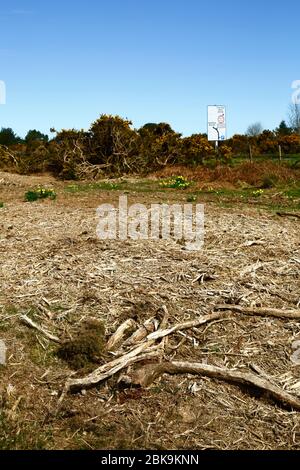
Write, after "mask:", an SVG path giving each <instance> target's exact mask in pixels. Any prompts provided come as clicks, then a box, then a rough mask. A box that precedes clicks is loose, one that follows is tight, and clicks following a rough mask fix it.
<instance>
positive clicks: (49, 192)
mask: <svg viewBox="0 0 300 470" xmlns="http://www.w3.org/2000/svg"><path fill="white" fill-rule="evenodd" d="M47 198H49V199H56V192H55V191H54V190H53V189H45V188H37V189H33V190H30V191H27V192H26V193H25V201H27V202H34V201H38V200H39V199H47Z"/></svg>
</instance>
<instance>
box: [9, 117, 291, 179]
mask: <svg viewBox="0 0 300 470" xmlns="http://www.w3.org/2000/svg"><path fill="white" fill-rule="evenodd" d="M298 124H299V122H298V123H297V125H295V126H288V125H287V124H286V122H285V121H282V122H281V123H280V124H279V126H278V127H277V128H276V129H275V130H273V131H271V130H263V128H262V126H261V125H260V124H259V123H255V124H253V125H252V126H249V128H248V130H247V132H246V134H236V135H234V136H233V137H231V138H230V139H228V140H226V141H225V142H222V143H221V144H220V146H219V148H218V150H217V151H216V148H215V146H214V143H213V142H209V141H208V139H207V135H206V134H201V133H200V134H193V135H191V136H189V137H183V136H182V135H181V134H180V133H177V132H176V131H174V130H173V129H172V128H171V126H170V125H169V124H168V123H148V124H146V125H144V126H142V127H141V128H140V129H134V128H133V127H132V123H131V121H129V120H128V119H123V118H121V117H120V116H111V115H105V114H104V115H101V116H100V118H99V119H97V120H96V121H95V122H94V123H92V125H91V126H90V128H89V130H87V131H86V130H76V129H67V130H65V129H63V130H61V131H56V130H55V129H51V133H52V134H53V137H52V138H49V137H48V135H46V134H43V133H41V132H39V131H37V130H30V131H29V132H28V133H27V135H26V136H25V138H24V139H21V138H20V137H18V136H17V135H16V134H15V132H14V131H13V130H12V129H10V128H2V129H1V131H0V168H2V169H7V170H10V171H17V172H19V173H23V174H30V173H37V172H51V173H52V174H54V175H55V176H58V177H60V178H63V179H82V178H89V177H97V176H101V175H103V174H107V175H120V174H124V173H130V174H135V173H139V174H143V173H144V174H146V173H148V172H149V171H155V170H158V169H160V168H163V167H165V166H167V165H175V164H179V165H186V166H193V165H203V164H206V163H207V162H210V161H213V160H214V161H216V162H222V163H228V162H230V161H231V160H232V159H234V158H237V157H241V158H247V157H249V155H250V156H251V158H253V157H256V156H259V155H266V156H269V157H270V158H271V157H274V156H276V155H278V151H279V149H280V154H282V155H283V156H284V155H287V156H288V155H297V154H300V132H299V130H300V126H298Z"/></svg>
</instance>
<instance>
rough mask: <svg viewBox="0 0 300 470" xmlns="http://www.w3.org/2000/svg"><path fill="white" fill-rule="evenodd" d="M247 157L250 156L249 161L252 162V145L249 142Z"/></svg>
mask: <svg viewBox="0 0 300 470" xmlns="http://www.w3.org/2000/svg"><path fill="white" fill-rule="evenodd" d="M249 157H250V162H251V163H252V162H253V155H252V147H251V145H250V144H249Z"/></svg>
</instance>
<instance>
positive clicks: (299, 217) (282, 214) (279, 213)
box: [276, 212, 300, 219]
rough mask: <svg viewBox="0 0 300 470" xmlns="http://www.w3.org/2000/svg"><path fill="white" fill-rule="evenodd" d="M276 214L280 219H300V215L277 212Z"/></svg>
mask: <svg viewBox="0 0 300 470" xmlns="http://www.w3.org/2000/svg"><path fill="white" fill-rule="evenodd" d="M276 214H277V215H279V216H280V217H296V218H297V219H300V215H299V214H294V213H293V212H276Z"/></svg>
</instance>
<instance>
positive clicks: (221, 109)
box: [207, 105, 226, 141]
mask: <svg viewBox="0 0 300 470" xmlns="http://www.w3.org/2000/svg"><path fill="white" fill-rule="evenodd" d="M207 136H208V140H214V141H220V140H221V141H222V140H226V109H225V106H217V105H214V106H208V107H207Z"/></svg>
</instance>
